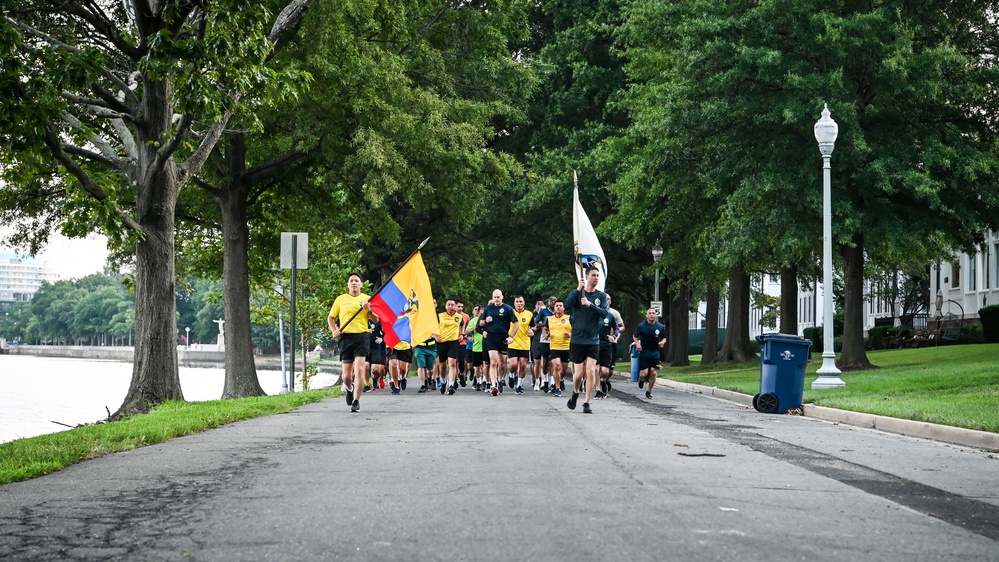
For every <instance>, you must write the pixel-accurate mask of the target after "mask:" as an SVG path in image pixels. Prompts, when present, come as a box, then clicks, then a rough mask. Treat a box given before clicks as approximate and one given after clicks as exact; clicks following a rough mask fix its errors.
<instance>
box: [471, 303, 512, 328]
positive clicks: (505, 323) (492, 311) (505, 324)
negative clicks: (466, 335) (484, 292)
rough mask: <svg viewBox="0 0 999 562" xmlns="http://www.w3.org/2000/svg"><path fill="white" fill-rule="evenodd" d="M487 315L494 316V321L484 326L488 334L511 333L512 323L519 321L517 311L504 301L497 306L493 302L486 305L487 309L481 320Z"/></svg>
mask: <svg viewBox="0 0 999 562" xmlns="http://www.w3.org/2000/svg"><path fill="white" fill-rule="evenodd" d="M487 316H492V317H493V321H492V322H488V323H486V324H484V325H483V326H482V331H483V332H486V333H487V334H503V335H504V336H507V335H509V334H510V324H513V323H514V322H516V321H517V311H515V310H514V309H513V307H512V306H510V305H508V304H506V303H503V304H501V305H499V306H496V305H495V304H493V303H489V304H487V305H486V310H485V311H484V312H483V313H482V316H479V320H485V319H486V317H487Z"/></svg>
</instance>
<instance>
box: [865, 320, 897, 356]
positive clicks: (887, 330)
mask: <svg viewBox="0 0 999 562" xmlns="http://www.w3.org/2000/svg"><path fill="white" fill-rule="evenodd" d="M889 334H890V335H894V334H895V327H894V326H875V327H873V328H871V329H870V330H867V337H868V346H867V348H868V349H872V350H873V349H884V348H885V346H884V338H885V336H887V335H889Z"/></svg>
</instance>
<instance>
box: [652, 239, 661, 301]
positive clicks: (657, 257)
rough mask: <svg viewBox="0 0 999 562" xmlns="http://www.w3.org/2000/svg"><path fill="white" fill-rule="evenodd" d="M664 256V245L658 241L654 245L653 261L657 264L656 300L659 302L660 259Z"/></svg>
mask: <svg viewBox="0 0 999 562" xmlns="http://www.w3.org/2000/svg"><path fill="white" fill-rule="evenodd" d="M662 257H663V247H662V246H660V245H659V242H658V241H657V242H656V245H655V246H653V247H652V261H653V263H655V264H656V299H655V300H656V302H659V260H660V259H662Z"/></svg>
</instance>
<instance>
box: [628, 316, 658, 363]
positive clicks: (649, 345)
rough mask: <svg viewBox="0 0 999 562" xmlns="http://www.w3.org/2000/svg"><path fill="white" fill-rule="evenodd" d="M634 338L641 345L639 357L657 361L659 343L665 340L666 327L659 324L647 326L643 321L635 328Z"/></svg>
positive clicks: (645, 321) (647, 323) (647, 322)
mask: <svg viewBox="0 0 999 562" xmlns="http://www.w3.org/2000/svg"><path fill="white" fill-rule="evenodd" d="M634 337H636V338H638V341H639V342H641V344H642V353H641V357H647V358H657V359H658V358H659V342H660V341H662V340H664V339H666V327H665V326H663V325H662V324H660V323H659V322H656V323H655V324H649V321H648V320H643V321H641V322H639V324H638V326H636V327H635V334H634Z"/></svg>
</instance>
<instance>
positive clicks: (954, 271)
mask: <svg viewBox="0 0 999 562" xmlns="http://www.w3.org/2000/svg"><path fill="white" fill-rule="evenodd" d="M950 288H951V289H960V288H961V262H959V261H956V262H954V263H952V264H950Z"/></svg>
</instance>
